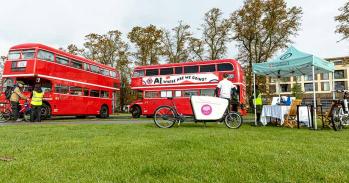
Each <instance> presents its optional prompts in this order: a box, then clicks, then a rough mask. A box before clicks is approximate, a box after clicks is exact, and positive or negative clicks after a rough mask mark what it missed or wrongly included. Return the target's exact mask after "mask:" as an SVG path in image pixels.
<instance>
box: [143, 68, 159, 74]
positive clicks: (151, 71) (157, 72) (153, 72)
mask: <svg viewBox="0 0 349 183" xmlns="http://www.w3.org/2000/svg"><path fill="white" fill-rule="evenodd" d="M145 75H146V76H155V75H159V69H148V70H147V71H146V72H145Z"/></svg>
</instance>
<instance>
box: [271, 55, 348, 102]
mask: <svg viewBox="0 0 349 183" xmlns="http://www.w3.org/2000/svg"><path fill="white" fill-rule="evenodd" d="M325 60H327V61H330V62H333V63H334V65H335V71H334V74H332V73H322V74H316V75H315V90H316V93H317V98H319V100H320V102H321V104H322V105H324V107H325V108H327V107H329V106H330V104H331V100H332V97H333V96H332V95H333V94H332V91H333V90H348V86H349V79H348V73H349V56H348V57H336V58H327V59H325ZM278 80H279V81H278ZM333 80H334V86H333ZM278 82H279V83H280V85H278V84H277V83H278ZM296 84H299V85H300V86H301V89H302V91H303V92H304V93H303V102H304V103H306V104H307V103H312V100H313V95H312V94H313V75H312V73H309V75H303V76H293V77H286V78H279V79H278V78H271V77H269V78H267V91H268V92H269V95H271V96H276V95H278V93H279V92H280V95H282V96H288V95H291V94H292V87H294V85H296ZM341 97H342V96H341V94H340V93H338V94H336V98H341Z"/></svg>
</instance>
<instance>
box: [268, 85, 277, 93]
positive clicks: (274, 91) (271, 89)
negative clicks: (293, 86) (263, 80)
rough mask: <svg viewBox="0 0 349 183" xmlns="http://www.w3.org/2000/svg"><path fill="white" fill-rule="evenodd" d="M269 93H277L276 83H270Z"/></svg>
mask: <svg viewBox="0 0 349 183" xmlns="http://www.w3.org/2000/svg"><path fill="white" fill-rule="evenodd" d="M269 93H276V85H269Z"/></svg>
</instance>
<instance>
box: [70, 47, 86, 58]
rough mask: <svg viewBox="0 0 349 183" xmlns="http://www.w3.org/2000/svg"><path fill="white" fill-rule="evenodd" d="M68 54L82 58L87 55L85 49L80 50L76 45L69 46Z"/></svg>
mask: <svg viewBox="0 0 349 183" xmlns="http://www.w3.org/2000/svg"><path fill="white" fill-rule="evenodd" d="M66 51H67V52H68V53H71V54H73V55H80V56H84V55H85V49H83V48H81V49H80V48H78V47H77V46H76V45H75V44H70V45H68V46H67V50H66Z"/></svg>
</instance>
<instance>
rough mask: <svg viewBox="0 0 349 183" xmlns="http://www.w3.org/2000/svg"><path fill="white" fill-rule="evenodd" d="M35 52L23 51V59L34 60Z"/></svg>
mask: <svg viewBox="0 0 349 183" xmlns="http://www.w3.org/2000/svg"><path fill="white" fill-rule="evenodd" d="M34 55H35V50H34V49H33V50H23V52H22V58H23V59H32V58H34Z"/></svg>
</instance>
